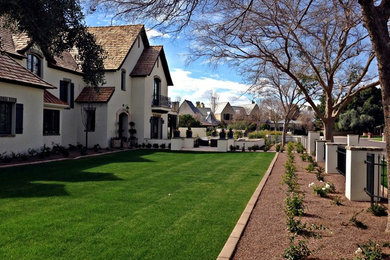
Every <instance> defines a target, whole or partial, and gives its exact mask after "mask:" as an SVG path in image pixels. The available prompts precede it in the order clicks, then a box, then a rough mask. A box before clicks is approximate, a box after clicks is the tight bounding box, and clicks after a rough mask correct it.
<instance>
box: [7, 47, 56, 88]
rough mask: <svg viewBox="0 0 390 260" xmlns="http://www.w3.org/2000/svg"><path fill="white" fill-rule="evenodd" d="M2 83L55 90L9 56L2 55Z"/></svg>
mask: <svg viewBox="0 0 390 260" xmlns="http://www.w3.org/2000/svg"><path fill="white" fill-rule="evenodd" d="M0 64H1V66H0V81H4V82H9V83H16V84H20V85H24V86H29V87H34V88H42V89H55V88H56V87H54V86H53V85H51V84H49V83H47V82H46V81H44V80H42V79H41V78H40V77H38V76H36V75H35V74H33V73H31V71H29V70H27V69H26V68H25V67H23V66H22V65H20V64H19V63H17V62H16V61H14V60H13V59H12V58H11V57H9V56H8V55H7V54H1V53H0Z"/></svg>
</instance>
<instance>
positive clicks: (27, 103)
mask: <svg viewBox="0 0 390 260" xmlns="http://www.w3.org/2000/svg"><path fill="white" fill-rule="evenodd" d="M0 96H5V97H12V98H16V99H17V101H16V103H19V104H23V134H17V135H15V136H13V137H0V153H3V152H15V153H16V152H26V151H27V150H28V149H29V148H34V149H36V148H39V147H41V146H42V145H43V90H42V89H38V88H32V87H24V86H19V85H14V84H8V83H3V82H0ZM13 119H14V117H13Z"/></svg>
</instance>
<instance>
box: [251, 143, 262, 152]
mask: <svg viewBox="0 0 390 260" xmlns="http://www.w3.org/2000/svg"><path fill="white" fill-rule="evenodd" d="M252 150H253V151H254V152H255V151H257V150H260V147H259V146H258V145H257V144H255V145H254V146H252Z"/></svg>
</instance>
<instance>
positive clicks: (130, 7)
mask: <svg viewBox="0 0 390 260" xmlns="http://www.w3.org/2000/svg"><path fill="white" fill-rule="evenodd" d="M90 1H91V2H92V5H93V6H95V5H96V4H102V5H104V6H106V7H111V9H115V10H117V14H118V15H120V16H127V17H132V18H134V19H148V21H151V20H154V21H155V24H157V25H159V26H160V28H162V29H168V30H169V29H171V30H173V31H175V30H176V31H180V30H182V29H183V27H185V28H186V31H187V32H190V34H191V38H192V39H193V40H194V41H193V44H192V46H191V48H192V50H193V55H194V56H195V57H207V58H209V59H210V60H211V61H214V62H218V61H219V62H229V63H232V64H236V65H238V66H239V67H240V68H241V70H243V71H245V72H246V73H245V74H246V76H247V75H251V77H252V78H254V79H255V78H259V77H261V76H262V75H263V73H264V72H266V71H267V70H268V69H269V68H276V69H278V70H279V71H280V72H282V73H284V74H286V75H288V76H289V77H290V78H291V79H292V80H293V81H294V82H295V84H296V85H297V86H298V87H299V88H300V90H301V91H302V94H303V95H304V96H305V98H306V100H307V102H309V103H310V105H311V106H312V107H313V110H314V111H315V113H316V114H317V115H318V116H319V117H320V118H321V119H322V121H323V122H324V126H325V132H326V133H325V135H326V138H327V139H331V138H332V135H333V123H334V120H335V118H336V117H337V116H338V115H339V113H340V112H341V111H342V109H343V108H344V107H345V106H346V104H347V103H348V102H349V101H350V100H351V99H352V97H353V96H354V95H356V94H357V93H358V91H360V90H362V89H365V88H368V87H371V86H373V85H377V84H378V83H377V82H373V80H374V79H376V77H377V73H376V71H375V70H373V69H372V68H371V67H372V64H373V61H374V55H373V53H372V51H371V45H370V41H369V39H368V35H367V32H366V31H365V30H364V28H363V26H362V17H361V11H360V9H359V5H358V3H357V1H355V0H344V1H339V0H327V1H323V0H317V1H315V0H259V1H252V0H235V1H233V0H218V1H212V0H206V1H196V0H170V1H153V0H148V1H136V0H128V1H120V0H90ZM323 94H325V96H326V110H325V112H322V111H320V110H319V109H318V107H317V105H316V102H315V101H316V100H317V99H318V97H319V96H320V95H323Z"/></svg>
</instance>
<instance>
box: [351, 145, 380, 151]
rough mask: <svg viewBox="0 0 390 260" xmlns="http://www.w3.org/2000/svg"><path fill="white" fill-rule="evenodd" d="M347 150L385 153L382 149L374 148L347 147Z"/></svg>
mask: <svg viewBox="0 0 390 260" xmlns="http://www.w3.org/2000/svg"><path fill="white" fill-rule="evenodd" d="M345 149H347V150H351V151H358V150H359V151H377V152H381V151H383V150H384V149H383V148H381V147H374V146H355V145H354V146H347V147H345Z"/></svg>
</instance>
